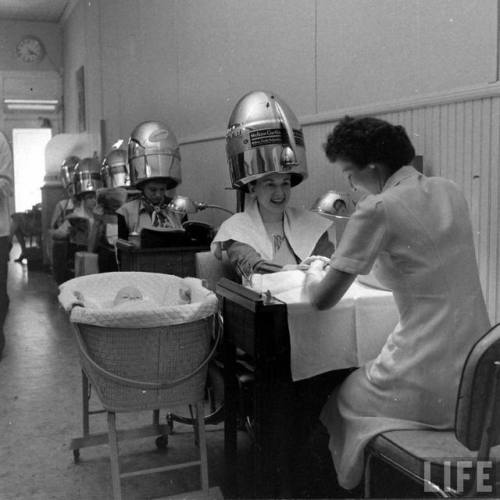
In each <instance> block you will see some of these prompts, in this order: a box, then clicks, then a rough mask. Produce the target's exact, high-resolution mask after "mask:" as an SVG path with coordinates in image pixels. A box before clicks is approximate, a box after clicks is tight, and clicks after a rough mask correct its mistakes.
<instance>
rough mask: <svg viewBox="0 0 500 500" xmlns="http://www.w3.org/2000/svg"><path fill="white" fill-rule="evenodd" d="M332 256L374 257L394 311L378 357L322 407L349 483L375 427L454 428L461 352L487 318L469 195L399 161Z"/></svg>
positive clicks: (348, 259) (355, 260)
mask: <svg viewBox="0 0 500 500" xmlns="http://www.w3.org/2000/svg"><path fill="white" fill-rule="evenodd" d="M331 265H332V267H334V268H335V269H338V270H341V271H345V272H347V273H352V274H366V273H368V272H369V271H370V269H372V266H373V271H374V274H375V276H376V277H377V279H378V280H379V281H380V282H381V283H382V284H383V285H385V286H387V287H389V288H391V289H392V290H393V293H394V298H395V301H396V304H397V307H398V310H399V315H400V321H399V323H398V325H397V326H396V328H395V330H394V331H393V332H392V333H391V334H390V335H389V337H388V339H387V341H386V343H385V345H384V347H383V348H382V351H381V352H380V354H379V355H378V357H377V358H376V359H375V360H373V361H371V362H369V363H367V364H366V365H365V366H363V367H361V368H359V369H358V370H356V371H355V372H353V373H352V374H351V375H350V376H349V377H348V378H347V379H346V380H345V381H344V383H343V384H342V385H341V386H340V388H339V389H338V390H337V391H335V392H334V393H333V394H332V395H331V396H330V398H329V400H328V401H327V403H326V404H325V406H324V408H323V411H322V414H321V421H322V422H323V424H324V425H325V426H326V427H327V429H328V431H329V434H330V451H331V453H332V457H333V461H334V464H335V468H336V471H337V475H338V481H339V484H340V485H341V486H343V487H344V488H347V489H351V488H354V487H355V486H356V485H357V484H358V483H359V482H360V480H361V477H362V469H363V450H364V447H365V445H366V444H367V442H368V441H369V440H370V439H371V438H372V437H374V436H375V435H376V434H378V433H380V432H383V431H387V430H396V429H418V428H429V427H431V428H436V429H446V428H452V427H453V424H454V414H455V404H456V396H457V390H458V384H459V381H460V374H461V371H462V367H463V364H464V361H465V358H466V356H467V354H468V352H469V350H470V348H471V347H472V345H473V343H474V342H475V341H476V340H477V339H478V338H479V337H481V336H482V335H483V334H485V333H486V331H487V330H488V328H489V326H490V323H489V319H488V315H487V311H486V306H485V303H484V299H483V295H482V291H481V286H480V282H479V274H478V269H477V264H476V257H475V250H474V243H473V233H472V227H471V222H470V216H469V211H468V206H467V202H466V200H465V198H464V196H463V195H462V194H461V192H460V191H459V190H458V188H457V186H456V185H455V184H454V183H453V182H452V181H449V180H446V179H443V178H438V177H426V176H423V175H422V174H419V173H418V172H417V171H416V170H415V169H414V168H413V167H410V166H405V167H402V168H401V169H400V170H398V171H397V172H396V173H395V174H393V175H392V176H391V177H390V178H389V179H388V180H387V182H386V184H385V186H384V188H383V191H382V192H381V193H380V194H376V195H370V196H367V197H366V198H365V199H364V200H362V201H361V202H359V203H358V206H357V209H356V212H355V213H354V214H353V216H352V217H351V219H350V220H349V222H348V224H347V226H346V229H345V231H344V234H343V236H342V239H341V241H340V244H339V246H338V248H337V250H336V252H335V253H334V255H333V256H332V261H331Z"/></svg>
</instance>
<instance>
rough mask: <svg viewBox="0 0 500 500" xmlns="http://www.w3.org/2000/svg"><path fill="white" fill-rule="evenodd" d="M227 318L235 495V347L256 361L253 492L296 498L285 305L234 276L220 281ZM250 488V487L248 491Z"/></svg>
mask: <svg viewBox="0 0 500 500" xmlns="http://www.w3.org/2000/svg"><path fill="white" fill-rule="evenodd" d="M216 291H217V294H218V295H219V297H220V298H221V300H222V314H223V317H224V340H223V356H224V358H223V359H224V387H225V389H224V391H225V392H224V409H225V423H224V449H225V460H226V474H227V477H228V479H229V482H230V483H231V489H232V490H233V491H231V492H230V493H231V496H233V494H234V496H238V492H237V419H238V408H239V390H238V384H237V378H236V377H235V374H236V347H240V348H241V349H243V350H244V351H245V352H246V353H247V354H249V355H250V356H251V357H252V358H253V360H254V363H255V382H254V394H253V396H254V401H253V403H254V404H253V412H254V436H255V446H254V453H253V466H254V474H255V481H254V491H253V492H250V493H251V494H252V496H254V497H257V496H261V495H262V496H268V497H270V498H276V497H279V496H284V497H286V496H288V497H291V495H290V494H289V493H291V492H290V491H289V487H290V484H291V477H290V473H291V467H290V462H289V460H290V457H291V453H292V451H293V449H292V447H293V441H292V440H291V439H288V438H289V437H290V436H291V432H292V429H293V423H292V419H291V418H290V417H291V412H290V408H291V407H292V405H293V400H292V399H293V383H292V378H291V374H290V341H289V336H288V327H287V315H286V306H285V304H284V303H282V302H279V301H276V300H273V299H272V298H271V299H270V300H269V301H264V299H263V298H262V296H261V295H260V294H258V293H255V292H253V291H251V290H249V289H247V288H245V287H243V286H241V285H239V284H237V283H235V282H233V281H230V280H228V279H226V278H222V279H221V280H220V281H219V283H218V284H217V289H216ZM245 493H247V492H245Z"/></svg>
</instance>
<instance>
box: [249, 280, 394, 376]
mask: <svg viewBox="0 0 500 500" xmlns="http://www.w3.org/2000/svg"><path fill="white" fill-rule="evenodd" d="M304 277H305V275H304V273H303V272H302V271H285V272H280V273H273V274H256V275H254V276H253V277H252V288H253V289H254V290H256V291H258V292H262V293H264V292H266V291H268V290H269V291H270V292H271V294H272V295H273V296H274V297H276V298H277V299H279V300H281V301H283V302H285V303H286V304H287V310H288V329H289V331H290V350H291V360H290V364H291V370H292V378H293V380H301V379H305V378H309V377H313V376H314V375H319V374H320V373H324V372H327V371H330V370H340V369H343V368H350V367H356V366H361V365H363V364H364V363H366V362H367V361H370V360H371V359H374V358H375V357H376V356H377V355H378V353H379V352H380V350H381V348H382V346H383V345H384V343H385V341H386V339H387V337H388V335H389V334H390V333H391V332H392V330H393V329H394V327H395V326H396V324H397V322H398V320H399V315H398V311H397V308H396V304H395V302H394V298H393V296H392V293H391V292H389V291H384V290H379V289H376V288H371V287H368V286H366V285H363V284H361V283H359V282H357V281H355V282H354V283H353V284H352V285H351V287H350V288H349V290H348V291H347V292H346V294H345V295H344V297H343V298H342V299H341V301H340V302H339V303H338V304H337V305H336V306H335V307H333V308H332V309H329V310H326V311H318V310H316V309H314V308H313V307H312V306H311V304H310V303H309V302H308V301H307V299H306V298H305V297H304V294H303V289H302V284H303V281H304Z"/></svg>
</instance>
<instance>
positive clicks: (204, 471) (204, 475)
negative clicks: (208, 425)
mask: <svg viewBox="0 0 500 500" xmlns="http://www.w3.org/2000/svg"><path fill="white" fill-rule="evenodd" d="M204 410H205V409H204V404H203V402H198V403H196V421H197V424H198V425H197V427H198V438H199V450H200V459H201V463H200V469H201V489H202V491H203V493H204V494H205V495H207V498H208V493H209V486H208V457H207V438H206V434H205V420H204V418H203V417H204Z"/></svg>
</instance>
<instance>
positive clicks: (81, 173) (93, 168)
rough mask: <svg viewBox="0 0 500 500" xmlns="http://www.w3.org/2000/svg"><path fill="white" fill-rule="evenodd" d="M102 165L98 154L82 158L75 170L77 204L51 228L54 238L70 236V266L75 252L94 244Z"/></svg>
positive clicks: (89, 249) (69, 266)
mask: <svg viewBox="0 0 500 500" xmlns="http://www.w3.org/2000/svg"><path fill="white" fill-rule="evenodd" d="M99 168H100V167H99V162H98V160H97V159H96V158H83V159H82V160H80V162H79V163H78V165H77V167H76V168H75V173H74V179H75V193H76V200H77V205H76V207H75V209H74V210H73V212H72V213H71V214H69V215H67V216H66V218H65V220H64V222H63V224H61V225H60V226H59V227H58V228H57V229H55V230H53V231H52V237H53V238H54V239H55V240H57V239H69V243H68V251H67V262H66V268H67V269H71V268H72V267H73V264H74V255H75V253H76V252H78V251H92V248H89V246H91V245H92V242H91V240H90V236H91V231H92V227H93V224H94V221H95V217H94V209H95V207H96V205H97V201H96V193H97V190H98V189H100V188H101V187H102V181H101V177H100V173H99Z"/></svg>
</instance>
